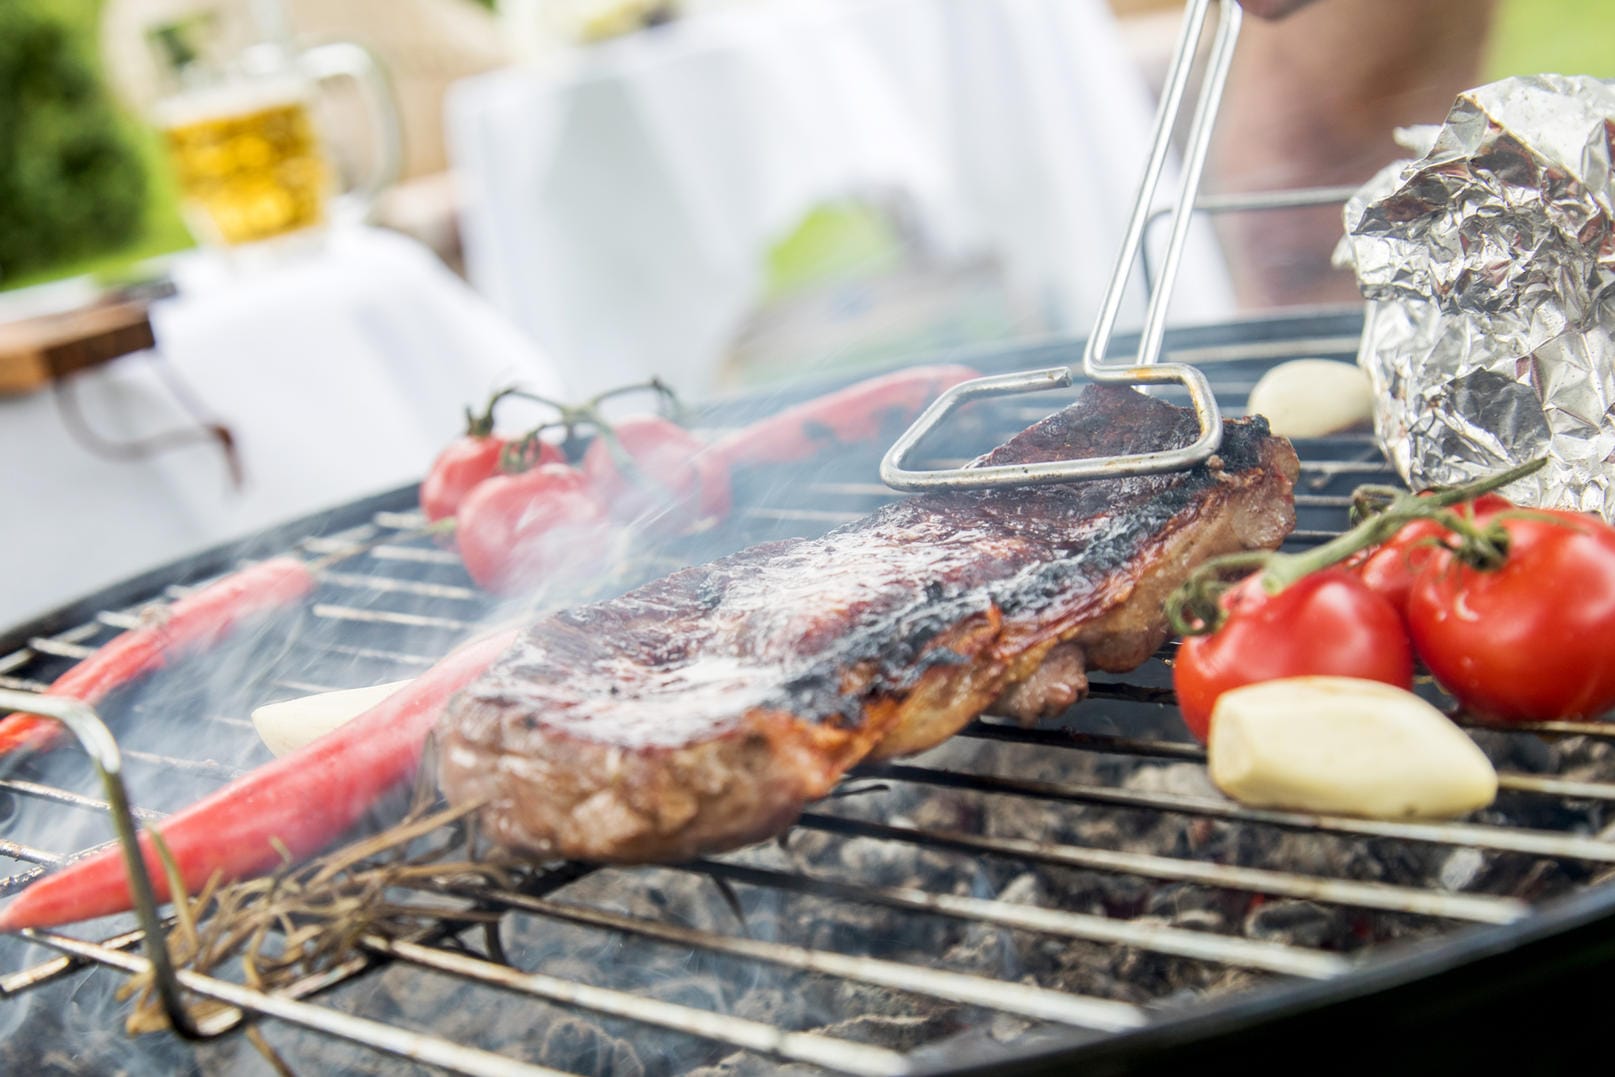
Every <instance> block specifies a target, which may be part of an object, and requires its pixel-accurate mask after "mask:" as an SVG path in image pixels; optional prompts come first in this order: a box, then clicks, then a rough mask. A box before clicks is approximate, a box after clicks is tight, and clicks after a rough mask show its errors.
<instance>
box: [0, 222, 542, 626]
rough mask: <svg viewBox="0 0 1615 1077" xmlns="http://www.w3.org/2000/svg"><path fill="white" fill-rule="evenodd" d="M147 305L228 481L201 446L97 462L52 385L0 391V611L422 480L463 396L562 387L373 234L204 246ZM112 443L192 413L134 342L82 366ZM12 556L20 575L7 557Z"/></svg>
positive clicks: (448, 280) (71, 593)
mask: <svg viewBox="0 0 1615 1077" xmlns="http://www.w3.org/2000/svg"><path fill="white" fill-rule="evenodd" d="M175 275H176V278H177V279H178V282H179V284H180V286H181V291H180V294H179V295H178V296H176V297H175V298H173V299H168V300H164V301H162V302H161V303H158V304H156V305H154V306H153V308H152V312H151V317H152V324H153V328H154V330H155V335H156V338H157V346H158V349H159V350H160V352H161V355H162V357H163V359H164V360H166V362H167V363H168V364H169V366H170V367H171V368H172V369H173V371H174V372H175V373H177V374H178V376H179V377H180V378H181V379H182V380H183V382H184V383H185V384H186V385H187V386H188V387H189V388H190V390H191V391H192V392H193V393H194V395H195V397H196V399H197V401H198V403H199V404H200V405H201V407H202V408H203V409H204V410H205V411H207V412H208V413H210V415H211V416H212V417H214V418H216V419H217V420H218V421H220V422H222V423H224V424H225V425H226V426H228V427H229V428H230V430H231V431H232V433H233V434H234V435H235V438H236V444H237V447H238V449H239V452H240V456H241V463H242V467H243V470H244V472H245V476H246V482H245V486H244V487H243V488H242V489H240V490H236V489H233V488H232V487H231V485H230V483H229V476H228V473H227V471H226V468H225V465H224V459H223V457H222V455H221V454H220V452H219V450H218V449H217V448H216V447H214V446H213V445H211V444H196V445H191V446H187V447H184V448H180V449H176V450H172V451H168V452H164V453H162V454H160V455H157V456H153V457H150V458H148V459H144V460H139V461H130V462H117V461H109V460H106V459H103V458H101V457H99V456H96V455H94V454H92V453H90V452H88V451H87V450H86V449H85V448H84V447H83V446H82V445H81V444H80V443H79V442H78V441H76V440H74V439H73V438H72V437H70V436H69V433H68V431H67V429H66V427H65V426H64V425H63V423H62V421H61V418H60V416H59V415H58V413H57V408H56V405H55V403H54V402H53V400H52V399H51V395H50V393H49V392H41V393H35V394H33V395H31V396H27V397H21V398H12V399H0V451H3V452H4V453H5V459H6V460H7V466H6V467H5V468H4V469H3V470H0V503H3V504H7V505H12V506H19V505H20V506H24V507H25V511H24V512H23V513H22V515H23V516H25V517H26V519H27V525H26V526H11V527H8V528H6V529H4V531H3V532H0V535H3V537H0V559H3V561H4V563H6V564H8V565H11V566H14V569H13V571H11V572H7V573H4V574H0V625H9V624H11V623H14V622H16V621H19V620H21V619H22V618H23V617H25V616H28V615H31V614H34V613H38V612H42V611H43V610H44V609H46V608H49V607H50V606H52V605H55V604H58V603H60V602H64V601H67V600H69V599H72V598H75V597H78V596H79V595H81V594H85V593H88V592H90V591H92V590H94V589H96V588H98V587H101V586H104V585H106V584H108V583H111V582H114V581H117V580H120V579H123V578H124V577H127V576H129V575H132V574H134V573H136V572H138V571H141V570H144V569H147V568H151V567H154V566H156V565H158V564H162V563H164V562H166V561H169V560H171V559H173V558H177V557H180V556H182V555H184V554H187V553H190V552H194V551H196V550H200V549H203V548H206V547H207V546H210V545H212V544H214V543H218V542H223V541H227V540H233V539H236V538H239V537H243V536H245V535H248V534H251V533H252V532H255V531H258V530H260V529H262V528H265V527H268V526H270V525H273V524H276V523H280V522H282V521H285V520H288V519H291V518H293V517H296V516H299V515H302V514H305V513H310V512H314V511H317V510H321V509H325V508H328V507H331V506H333V505H338V504H342V503H345V502H348V501H351V500H354V499H356V498H359V497H362V496H365V495H368V494H373V493H378V492H380V491H382V490H386V489H389V488H391V487H394V486H398V485H402V484H404V483H407V482H411V481H414V480H416V479H419V478H420V477H421V475H422V474H424V472H425V470H426V468H427V466H428V464H430V462H431V460H432V458H433V456H434V455H436V453H437V451H438V450H439V449H440V448H441V447H442V446H443V445H444V444H445V443H446V442H448V441H449V440H450V439H451V438H453V437H455V436H456V435H457V434H458V433H459V432H460V430H461V429H462V428H463V426H464V418H463V409H464V408H465V407H466V406H467V405H468V404H480V403H481V402H483V401H485V400H486V399H487V397H488V394H489V393H490V392H491V391H492V390H493V389H495V388H497V387H499V386H502V385H506V384H510V383H512V382H521V383H522V384H525V385H527V386H529V387H531V388H532V389H533V390H534V391H535V392H539V393H542V394H545V395H550V396H557V395H564V387H563V386H562V385H561V383H560V380H559V378H558V377H557V375H556V372H555V370H554V368H553V366H552V365H551V364H550V363H548V362H547V361H546V360H545V359H544V357H543V355H542V354H541V353H540V352H539V351H538V350H537V349H536V348H535V346H534V345H533V344H532V342H531V341H529V340H527V339H526V338H525V337H524V336H523V335H522V334H521V333H519V332H517V331H516V330H515V329H513V328H512V327H511V326H510V325H509V324H508V323H506V322H505V321H504V320H503V319H502V318H500V317H499V315H498V314H496V313H495V312H494V311H493V310H492V309H491V308H490V307H489V306H488V304H487V303H486V302H485V301H484V300H482V299H481V298H480V297H479V296H477V295H476V293H474V292H472V291H471V290H470V289H469V288H468V287H466V285H465V284H464V282H462V281H461V280H459V278H457V277H455V276H454V275H453V274H452V273H450V272H449V271H448V270H447V269H445V268H443V266H442V264H441V263H439V262H438V261H437V259H436V258H435V257H434V256H433V255H432V254H431V252H429V251H428V250H426V249H425V248H424V247H422V246H420V245H419V244H417V243H415V242H414V241H412V240H409V239H406V238H404V237H402V236H398V235H396V234H393V233H389V232H382V231H379V230H372V229H354V230H345V231H341V232H338V233H335V234H333V235H332V236H331V237H329V240H328V242H327V243H326V245H325V246H324V248H323V249H322V250H320V251H319V252H318V253H314V254H310V255H307V256H305V257H296V258H288V259H286V260H285V261H284V262H282V263H279V264H275V265H273V266H270V267H268V268H264V269H261V270H259V271H255V272H250V273H239V274H237V273H230V272H224V271H222V270H221V267H220V264H219V263H218V262H217V261H215V260H213V259H212V258H211V257H210V256H200V255H199V256H194V257H191V258H188V259H186V260H183V261H182V262H181V263H180V264H179V265H178V266H177V267H176V274H175ZM74 386H75V392H76V394H77V396H78V399H79V401H80V403H81V405H82V410H83V412H84V413H85V417H86V419H87V420H88V421H89V422H90V424H91V425H92V426H93V427H94V428H95V429H96V430H98V431H100V432H101V433H102V434H104V435H105V436H107V437H109V438H115V439H131V438H135V437H139V436H143V435H150V434H154V433H157V432H160V431H166V430H172V429H175V428H178V427H184V426H189V425H194V420H192V419H191V417H190V416H188V415H187V414H186V413H185V412H184V410H183V409H181V408H180V407H179V406H178V405H177V404H176V402H175V400H174V397H173V394H172V393H171V392H170V391H169V389H168V387H167V386H166V385H165V384H164V381H163V379H162V378H160V377H159V376H158V375H157V372H156V371H155V369H154V366H153V358H152V357H151V356H150V355H144V354H142V355H133V356H127V357H125V358H123V359H119V360H117V361H115V362H113V363H111V364H109V365H108V366H106V367H103V368H100V369H98V370H95V371H91V372H88V373H86V374H83V375H80V376H79V377H78V378H77V379H76V381H75V383H74ZM22 565H26V566H28V570H27V571H26V572H19V571H16V570H15V566H22Z"/></svg>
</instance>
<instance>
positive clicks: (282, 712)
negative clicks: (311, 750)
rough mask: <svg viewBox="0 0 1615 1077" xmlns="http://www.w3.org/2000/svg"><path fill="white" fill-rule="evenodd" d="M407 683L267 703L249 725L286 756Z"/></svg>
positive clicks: (324, 693) (269, 745) (273, 747)
mask: <svg viewBox="0 0 1615 1077" xmlns="http://www.w3.org/2000/svg"><path fill="white" fill-rule="evenodd" d="M408 683H409V681H407V680H403V681H390V682H389V683H387V684H378V685H376V686H374V687H366V688H345V689H342V690H341V691H338V692H320V693H318V694H316V695H312V696H300V697H298V698H296V699H286V700H282V701H281V702H279V703H268V704H265V705H264V706H262V707H259V708H258V709H257V710H255V711H253V712H252V724H253V727H254V728H255V729H257V730H258V736H259V737H260V738H261V739H262V740H263V742H264V744H265V745H267V746H268V748H269V750H270V751H271V752H274V753H275V754H276V755H285V754H286V753H287V752H290V751H293V750H295V749H297V748H301V747H302V746H303V745H305V744H307V743H308V742H309V741H311V740H317V739H318V738H320V737H323V736H324V735H325V734H327V733H329V732H330V731H331V730H333V729H335V728H336V727H337V726H340V725H343V724H344V723H346V722H349V721H351V720H352V719H354V718H357V717H358V716H359V715H361V714H363V713H364V712H365V711H367V710H369V709H370V708H371V707H374V706H375V705H376V704H377V703H380V702H381V701H382V700H384V699H386V698H387V697H388V696H390V695H392V694H393V693H394V692H396V691H398V690H399V689H400V688H402V687H404V685H406V684H408Z"/></svg>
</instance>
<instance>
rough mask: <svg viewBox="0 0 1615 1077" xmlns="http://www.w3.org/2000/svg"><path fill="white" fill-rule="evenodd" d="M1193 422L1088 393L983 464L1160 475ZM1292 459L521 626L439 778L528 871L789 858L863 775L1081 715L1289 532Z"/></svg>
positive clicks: (1185, 476) (635, 597)
mask: <svg viewBox="0 0 1615 1077" xmlns="http://www.w3.org/2000/svg"><path fill="white" fill-rule="evenodd" d="M1195 433H1196V429H1195V420H1194V416H1193V414H1192V413H1191V412H1189V411H1187V410H1185V409H1182V408H1176V407H1173V406H1171V405H1169V404H1165V403H1162V402H1160V401H1158V400H1155V399H1152V398H1149V397H1146V396H1143V395H1142V394H1140V393H1137V392H1135V391H1133V390H1131V389H1124V388H1115V387H1105V386H1089V387H1088V388H1087V389H1086V390H1085V391H1084V393H1083V396H1082V399H1081V400H1080V401H1079V402H1078V403H1077V404H1075V405H1073V406H1071V407H1069V408H1067V409H1066V410H1064V411H1062V412H1060V413H1059V414H1057V415H1054V416H1052V417H1050V418H1048V419H1045V420H1044V421H1043V422H1041V423H1038V424H1037V425H1036V426H1033V427H1031V428H1030V429H1028V430H1026V431H1023V432H1022V433H1021V434H1019V435H1017V436H1016V437H1015V438H1014V439H1012V440H1011V441H1010V442H1008V443H1007V444H1005V445H1003V446H1001V447H1000V448H998V449H996V450H994V451H993V452H992V453H990V454H988V456H986V457H984V458H983V459H982V462H983V463H991V464H999V463H1011V462H1033V461H1039V460H1051V459H1058V458H1061V457H1069V456H1084V457H1089V456H1100V455H1107V456H1108V455H1115V454H1120V453H1136V452H1146V451H1151V450H1155V449H1162V448H1167V447H1171V446H1175V445H1183V444H1187V443H1188V442H1189V441H1191V440H1193V438H1194V437H1195ZM1296 471H1297V464H1296V458H1295V453H1294V451H1293V450H1292V449H1291V448H1290V446H1289V443H1288V442H1286V441H1284V440H1283V439H1281V438H1275V437H1272V436H1270V435H1269V434H1268V432H1267V426H1266V423H1265V422H1264V421H1263V420H1261V419H1259V418H1258V419H1250V420H1239V421H1230V422H1227V423H1225V432H1224V436H1223V444H1222V448H1221V451H1220V453H1219V455H1218V456H1217V457H1214V458H1213V459H1212V460H1210V461H1208V462H1207V463H1206V464H1205V465H1204V466H1201V467H1198V468H1195V469H1193V470H1190V471H1185V472H1175V473H1170V474H1165V475H1147V476H1136V477H1131V478H1118V479H1105V480H1100V481H1095V482H1087V483H1076V484H1070V485H1062V486H1043V487H1022V488H1017V489H1010V490H1002V491H987V492H976V493H955V494H932V495H926V496H922V497H913V498H909V499H907V500H904V501H900V502H897V503H895V504H892V505H888V506H886V507H884V508H882V509H880V510H878V511H876V512H874V513H872V514H870V515H869V516H866V517H864V518H863V519H861V520H858V521H856V522H854V523H851V524H848V525H846V526H845V527H841V528H838V529H837V530H835V531H832V532H830V533H829V534H827V535H824V536H823V537H821V538H817V539H802V540H791V541H786V542H774V543H766V544H764V545H761V546H754V547H751V548H750V549H746V550H742V551H740V552H739V553H736V554H732V555H731V556H729V557H725V558H722V559H720V560H717V561H714V562H712V563H710V564H706V565H700V566H696V567H694V568H689V569H685V570H683V571H681V572H677V573H674V574H673V575H671V576H668V577H666V578H664V579H661V580H658V581H656V582H654V583H651V584H648V585H646V586H644V587H641V588H639V589H637V590H635V591H632V592H630V593H628V594H625V595H622V596H621V597H618V598H614V599H611V600H609V601H605V602H601V603H597V604H594V605H590V606H582V607H578V608H575V609H571V610H566V611H564V612H561V613H557V614H554V615H552V616H548V617H545V618H544V619H542V620H540V621H539V622H537V623H536V624H535V625H533V626H532V627H531V628H530V629H528V631H527V632H526V633H524V634H523V636H522V637H521V639H520V640H519V641H518V642H517V644H516V645H515V646H514V647H513V648H512V649H511V651H509V652H508V653H507V654H506V655H505V656H504V657H503V658H501V659H500V660H499V661H498V662H497V663H496V664H495V666H494V667H493V669H491V670H490V671H489V672H488V674H487V675H485V676H484V677H482V678H481V679H480V680H479V681H478V682H477V683H475V684H474V685H472V686H471V687H470V688H469V689H467V690H466V691H465V692H463V693H461V694H460V695H459V696H458V697H456V699H455V700H454V701H453V702H452V703H451V705H450V706H449V708H448V710H447V712H446V713H445V715H444V717H443V719H442V720H441V721H440V723H439V726H438V734H439V738H440V740H441V746H442V751H441V752H440V754H439V772H440V773H439V778H440V781H441V784H442V787H443V790H444V792H445V793H446V794H447V796H448V797H449V799H450V800H451V801H453V802H455V803H465V802H469V801H473V800H481V801H485V802H486V804H485V807H484V808H483V809H482V810H481V812H480V813H479V818H480V820H481V825H482V828H483V830H484V832H485V833H486V834H487V835H488V836H489V837H490V838H491V839H492V840H493V841H494V842H496V843H497V844H499V845H501V846H504V847H506V848H508V849H512V850H516V851H520V852H525V853H527V854H530V855H534V856H539V857H551V856H564V857H576V858H580V859H587V860H602V861H618V862H640V861H672V860H680V859H686V858H689V857H691V856H695V855H698V854H701V853H706V852H713V851H716V850H720V849H726V848H732V847H734V846H737V845H742V844H745V843H747V842H750V841H754V840H757V839H760V838H763V837H767V836H769V835H771V834H775V833H778V832H779V831H781V830H783V829H784V828H785V827H786V826H788V825H789V824H790V823H791V821H792V820H793V819H795V818H796V816H797V814H798V813H799V812H800V811H801V809H802V807H803V805H804V804H805V803H806V802H807V801H810V800H813V799H816V798H818V797H822V796H823V795H824V794H825V793H827V792H828V791H829V790H830V788H831V787H832V786H833V785H834V784H835V782H836V781H837V779H839V778H840V776H841V775H842V774H843V773H844V772H845V771H846V770H847V768H849V767H851V766H852V765H854V764H855V763H857V762H858V761H859V760H861V759H864V758H884V757H889V756H895V755H903V754H907V753H911V752H917V751H922V750H924V749H926V748H929V747H931V746H933V745H935V744H938V743H940V742H941V741H943V740H945V739H946V738H948V737H950V736H952V735H953V734H954V733H955V732H957V731H958V730H959V728H960V727H962V726H963V725H964V724H965V723H966V722H968V721H970V719H972V718H974V717H975V716H976V715H978V714H981V713H983V712H984V711H987V710H989V709H994V710H996V711H997V712H999V713H1005V714H1010V715H1013V716H1015V717H1017V718H1020V719H1021V720H1024V721H1030V720H1033V719H1036V718H1038V717H1042V716H1046V715H1050V714H1055V713H1058V712H1059V711H1061V710H1063V709H1065V708H1066V707H1067V706H1069V705H1070V704H1072V703H1073V702H1076V701H1077V700H1079V699H1081V698H1082V697H1083V695H1084V694H1085V693H1086V690H1087V673H1088V671H1089V670H1095V669H1098V670H1106V671H1111V672H1121V671H1124V670H1128V669H1131V668H1133V667H1135V666H1137V665H1138V664H1139V663H1141V662H1143V661H1144V660H1145V659H1146V658H1148V657H1149V656H1150V654H1152V653H1153V652H1154V651H1155V649H1156V648H1157V647H1159V646H1160V645H1161V643H1162V641H1163V640H1164V639H1165V637H1166V632H1167V627H1166V624H1165V620H1164V618H1163V615H1162V601H1163V599H1164V598H1165V596H1166V594H1167V593H1168V592H1169V591H1170V590H1171V589H1172V588H1173V587H1175V586H1177V584H1178V583H1179V582H1181V581H1182V580H1183V579H1184V577H1185V576H1186V575H1187V573H1188V572H1189V570H1190V569H1191V568H1193V566H1195V565H1196V564H1199V563H1200V562H1201V561H1203V560H1205V559H1206V558H1208V557H1211V556H1214V555H1216V554H1220V553H1228V552H1232V551H1235V550H1242V549H1253V548H1258V547H1266V548H1271V547H1274V546H1277V545H1278V544H1279V542H1280V541H1282V539H1283V537H1284V536H1285V535H1286V534H1288V532H1289V531H1290V529H1291V527H1293V526H1294V518H1295V517H1294V507H1293V500H1292V496H1291V486H1292V484H1293V482H1294V479H1295V475H1296Z"/></svg>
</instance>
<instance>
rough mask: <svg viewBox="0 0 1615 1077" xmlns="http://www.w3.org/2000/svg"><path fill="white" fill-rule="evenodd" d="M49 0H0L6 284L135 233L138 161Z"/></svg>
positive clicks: (140, 181) (81, 46) (0, 268)
mask: <svg viewBox="0 0 1615 1077" xmlns="http://www.w3.org/2000/svg"><path fill="white" fill-rule="evenodd" d="M74 31H75V28H74V27H73V26H72V25H70V24H69V23H68V22H66V21H64V20H63V19H62V18H61V17H60V12H59V10H58V5H57V4H55V3H53V2H51V0H5V3H3V4H0V102H3V103H4V104H3V105H0V274H3V276H4V279H6V280H7V281H8V282H10V281H11V280H12V278H14V277H17V276H20V275H31V274H33V273H37V272H38V271H41V270H43V269H45V268H47V267H49V266H54V265H59V264H61V263H63V262H65V261H68V260H71V259H75V258H82V257H85V256H88V255H93V254H98V253H102V252H105V251H109V250H113V249H116V248H118V247H121V246H124V245H126V244H128V243H129V242H130V241H131V240H133V239H134V238H135V237H136V235H137V234H138V232H139V229H140V226H141V223H142V220H143V217H144V209H145V206H146V198H147V183H146V169H145V166H144V164H143V162H142V161H141V159H140V155H139V151H138V150H137V148H136V146H135V145H134V143H133V141H132V140H131V139H130V138H129V136H128V133H127V132H126V130H125V128H124V125H123V122H122V120H121V118H120V117H119V115H118V113H117V111H116V109H115V107H114V105H113V104H112V102H111V100H110V98H109V97H108V95H107V92H106V90H105V88H104V87H103V85H102V84H101V82H100V79H99V77H98V74H97V66H96V63H95V61H94V58H93V52H92V51H91V47H92V45H93V39H90V40H85V39H84V38H83V36H82V34H80V33H75V32H74Z"/></svg>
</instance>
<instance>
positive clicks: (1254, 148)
mask: <svg viewBox="0 0 1615 1077" xmlns="http://www.w3.org/2000/svg"><path fill="white" fill-rule="evenodd" d="M1244 7H1245V9H1246V11H1248V12H1250V13H1251V14H1253V15H1260V16H1263V17H1262V18H1254V19H1248V20H1246V22H1245V26H1244V29H1243V30H1242V32H1241V34H1240V42H1239V49H1238V52H1237V54H1236V56H1235V59H1234V66H1233V69H1232V71H1231V72H1230V74H1229V80H1228V88H1227V91H1226V93H1225V96H1224V99H1223V106H1222V113H1221V116H1220V118H1219V120H1218V130H1217V136H1216V139H1215V143H1214V145H1213V150H1212V160H1211V166H1210V168H1211V171H1210V176H1211V180H1210V182H1211V185H1212V186H1213V188H1214V189H1215V190H1218V191H1263V190H1277V189H1285V188H1292V187H1310V186H1322V185H1333V184H1352V185H1355V184H1360V183H1362V182H1364V181H1365V180H1367V179H1368V178H1369V177H1370V176H1372V175H1373V174H1374V172H1375V171H1377V170H1378V169H1379V168H1380V167H1382V166H1383V165H1385V164H1387V163H1389V162H1390V161H1392V160H1395V159H1396V158H1398V157H1405V156H1407V154H1406V151H1404V150H1401V149H1400V148H1398V147H1397V145H1396V144H1395V142H1394V141H1393V140H1392V134H1391V133H1392V129H1393V128H1395V127H1398V126H1404V125H1407V124H1415V123H1438V122H1440V121H1441V119H1442V118H1443V117H1444V116H1445V115H1446V113H1447V110H1448V108H1449V107H1451V105H1452V102H1453V98H1454V97H1455V96H1456V95H1457V94H1458V93H1460V92H1461V91H1463V90H1466V89H1469V88H1471V87H1473V86H1474V85H1476V83H1477V82H1478V81H1479V79H1480V61H1481V54H1482V51H1483V49H1484V47H1485V43H1486V35H1487V30H1488V28H1489V27H1490V25H1491V21H1492V14H1493V11H1494V9H1495V7H1496V0H1318V2H1312V0H1245V2H1244ZM1298 9H1299V10H1298ZM1281 16H1282V17H1281ZM1218 228H1219V231H1220V233H1221V236H1222V240H1223V244H1224V248H1225V250H1226V251H1227V253H1228V259H1229V263H1230V265H1229V269H1230V272H1231V273H1232V274H1233V279H1234V287H1235V291H1236V294H1237V295H1238V297H1239V300H1240V302H1241V304H1242V305H1243V306H1247V307H1266V306H1282V305H1292V304H1300V303H1319V302H1336V301H1342V300H1355V299H1357V298H1358V293H1357V288H1356V282H1355V281H1354V279H1353V278H1352V276H1351V274H1350V273H1348V272H1344V271H1341V270H1334V269H1331V268H1330V266H1329V255H1330V252H1331V251H1332V250H1333V248H1334V245H1335V243H1336V241H1337V240H1338V239H1339V238H1340V235H1341V218H1340V207H1339V206H1324V207H1318V208H1314V209H1303V210H1283V211H1269V212H1263V213H1240V214H1226V215H1223V216H1222V217H1220V218H1219V219H1218Z"/></svg>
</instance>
